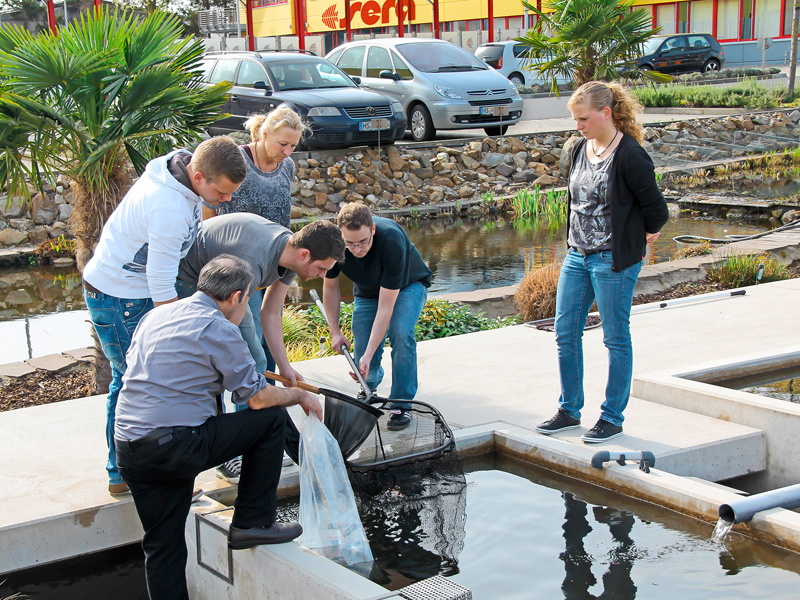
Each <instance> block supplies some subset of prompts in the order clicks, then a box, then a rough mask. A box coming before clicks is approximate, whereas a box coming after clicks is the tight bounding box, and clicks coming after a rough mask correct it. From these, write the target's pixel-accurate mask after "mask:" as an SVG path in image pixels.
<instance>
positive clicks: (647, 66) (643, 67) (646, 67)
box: [639, 65, 655, 71]
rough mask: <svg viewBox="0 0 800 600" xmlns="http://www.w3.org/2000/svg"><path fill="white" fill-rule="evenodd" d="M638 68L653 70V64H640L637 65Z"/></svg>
mask: <svg viewBox="0 0 800 600" xmlns="http://www.w3.org/2000/svg"><path fill="white" fill-rule="evenodd" d="M639 70H640V71H655V69H654V68H653V65H641V66H640V67H639Z"/></svg>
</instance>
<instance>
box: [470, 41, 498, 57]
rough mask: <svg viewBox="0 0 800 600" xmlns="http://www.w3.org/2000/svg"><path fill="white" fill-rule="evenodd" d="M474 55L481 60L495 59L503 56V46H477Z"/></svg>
mask: <svg viewBox="0 0 800 600" xmlns="http://www.w3.org/2000/svg"><path fill="white" fill-rule="evenodd" d="M475 56H477V57H478V58H482V59H483V60H497V59H498V58H500V57H501V56H503V46H501V45H500V44H492V45H488V46H478V49H477V50H475Z"/></svg>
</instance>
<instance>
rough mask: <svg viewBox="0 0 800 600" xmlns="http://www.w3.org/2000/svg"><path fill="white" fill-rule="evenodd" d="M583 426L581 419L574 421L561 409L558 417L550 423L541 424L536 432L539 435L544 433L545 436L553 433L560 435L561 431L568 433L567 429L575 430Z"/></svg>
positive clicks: (557, 414)
mask: <svg viewBox="0 0 800 600" xmlns="http://www.w3.org/2000/svg"><path fill="white" fill-rule="evenodd" d="M580 426H581V420H580V419H574V418H572V417H570V416H569V415H568V414H567V411H565V410H564V409H563V408H559V409H558V412H557V413H556V416H555V417H553V418H552V419H550V420H549V421H545V422H544V423H540V424H539V425H537V426H536V431H538V432H539V433H543V434H545V435H551V434H553V433H558V432H559V431H566V430H567V429H575V428H577V427H580Z"/></svg>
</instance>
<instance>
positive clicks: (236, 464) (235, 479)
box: [217, 456, 242, 484]
mask: <svg viewBox="0 0 800 600" xmlns="http://www.w3.org/2000/svg"><path fill="white" fill-rule="evenodd" d="M241 474H242V457H241V456H237V457H236V458H232V459H230V460H229V461H228V462H226V463H222V464H221V465H220V466H218V467H217V477H219V478H220V479H224V480H225V481H227V482H228V483H235V484H238V483H239V476H240V475H241Z"/></svg>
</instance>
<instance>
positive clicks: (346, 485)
mask: <svg viewBox="0 0 800 600" xmlns="http://www.w3.org/2000/svg"><path fill="white" fill-rule="evenodd" d="M300 524H301V525H302V526H303V536H302V538H301V539H300V543H301V544H302V545H303V546H305V547H306V548H310V549H312V550H314V551H316V552H319V553H320V554H322V555H323V556H325V557H327V558H330V559H331V560H335V561H336V562H339V563H344V564H346V565H354V564H356V563H363V562H372V551H371V550H370V548H369V542H367V536H366V534H365V533H364V527H363V526H362V525H361V518H360V517H359V516H358V509H357V508H356V501H355V498H354V497H353V488H352V487H351V486H350V480H349V479H348V477H347V470H346V469H345V466H344V459H342V451H341V450H340V449H339V444H337V443H336V440H335V439H334V437H333V435H332V434H331V432H330V431H328V429H327V427H325V425H323V424H322V423H321V422H320V420H319V419H318V418H317V417H316V415H315V414H313V413H311V414H310V415H309V416H307V417H305V418H304V419H303V422H302V424H301V426H300Z"/></svg>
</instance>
